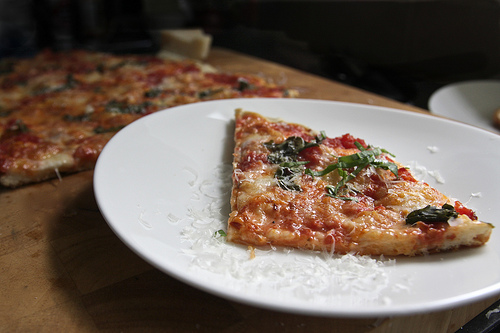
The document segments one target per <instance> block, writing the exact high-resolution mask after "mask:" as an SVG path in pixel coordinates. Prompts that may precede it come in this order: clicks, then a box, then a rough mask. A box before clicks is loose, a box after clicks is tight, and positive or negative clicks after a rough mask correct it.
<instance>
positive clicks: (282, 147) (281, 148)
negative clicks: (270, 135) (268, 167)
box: [264, 132, 326, 164]
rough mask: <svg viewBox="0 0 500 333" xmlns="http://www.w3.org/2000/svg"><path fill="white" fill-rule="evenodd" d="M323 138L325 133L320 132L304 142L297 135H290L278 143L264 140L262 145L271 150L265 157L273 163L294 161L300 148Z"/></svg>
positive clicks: (316, 143)
mask: <svg viewBox="0 0 500 333" xmlns="http://www.w3.org/2000/svg"><path fill="white" fill-rule="evenodd" d="M325 138H326V135H325V133H323V132H322V133H321V134H320V135H319V136H317V137H316V138H315V139H314V140H313V141H311V142H306V141H305V140H304V139H303V138H301V137H298V136H291V137H289V138H287V139H286V140H285V141H283V142H282V143H280V144H276V143H274V142H273V141H269V142H266V143H264V146H265V147H266V148H267V149H269V150H270V151H271V153H270V154H269V156H268V157H267V159H268V161H269V162H270V163H273V164H280V163H284V162H296V161H297V156H298V155H299V153H300V152H301V151H302V150H304V149H306V148H309V147H315V146H317V145H319V144H320V143H321V141H323V140H324V139H325Z"/></svg>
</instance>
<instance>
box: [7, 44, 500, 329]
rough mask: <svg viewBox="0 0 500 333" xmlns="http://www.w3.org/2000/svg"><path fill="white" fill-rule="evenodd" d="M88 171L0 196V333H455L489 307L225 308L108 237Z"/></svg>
mask: <svg viewBox="0 0 500 333" xmlns="http://www.w3.org/2000/svg"><path fill="white" fill-rule="evenodd" d="M207 62H209V63H210V64H212V65H213V66H215V67H217V68H219V69H220V70H223V71H231V72H238V71H240V72H251V73H262V74H263V75H265V76H268V77H271V78H272V79H273V80H275V81H277V82H279V83H283V84H285V85H287V86H289V87H293V88H296V89H298V90H299V91H300V93H301V97H302V98H314V99H325V100H336V101H345V102H355V103H362V104H370V105H378V106H387V107H393V108H399V109H404V110H408V111H414V112H426V111H425V110H421V109H418V108H415V107H413V106H409V105H404V104H401V103H398V102H395V101H392V100H389V99H387V98H384V97H381V96H377V95H374V94H371V93H367V92H365V91H362V90H359V89H355V88H351V87H348V86H345V85H342V84H339V83H335V82H332V81H329V80H326V79H323V78H320V77H317V76H314V75H309V74H307V73H304V72H301V71H297V70H293V69H290V68H286V67H283V66H280V65H277V64H274V63H271V62H267V61H263V60H260V59H256V58H253V57H249V56H246V55H242V54H238V53H235V52H232V51H228V50H222V49H214V50H213V51H212V52H211V54H210V56H209V59H208V60H207ZM92 177H93V172H92V171H88V172H81V173H78V174H74V175H70V176H66V177H64V178H62V180H59V179H54V180H51V181H47V182H43V183H40V184H35V185H31V186H26V187H22V188H19V189H14V190H11V189H0V332H14V331H18V332H28V331H29V332H31V331H36V332H55V331H57V332H93V331H110V332H114V331H116V332H135V331H159V332H191V331H199V332H211V331H224V332H256V331H260V332H281V331H283V332H306V331H307V332H354V333H356V332H455V331H456V330H457V329H459V328H460V327H461V326H462V325H463V324H465V323H466V322H467V321H469V320H470V319H472V318H473V317H474V316H475V315H477V314H478V313H479V312H481V311H482V310H483V309H485V308H486V307H487V306H489V305H490V304H491V303H493V302H494V301H495V300H497V299H498V298H499V297H491V298H489V299H485V300H483V301H480V302H476V303H474V304H470V305H467V306H462V307H459V308H457V309H452V310H447V311H440V312H435V313H428V314H421V315H415V316H405V317H396V318H364V319H351V318H321V317H311V316H302V315H294V314H287V313H279V312H275V311H269V310H265V309H260V308H255V307H252V306H248V305H243V304H238V303H235V302H231V301H228V300H225V299H222V298H219V297H216V296H213V295H210V294H207V293H205V292H202V291H199V290H198V289H195V288H192V287H190V286H187V285H185V284H183V283H181V282H179V281H177V280H175V279H173V278H171V277H169V276H168V275H166V274H163V273H161V272H160V271H158V270H157V269H155V268H153V267H152V266H150V265H149V264H148V263H146V262H145V261H144V260H142V259H141V258H140V257H139V256H137V255H136V254H135V253H133V252H132V251H131V250H130V249H128V248H127V247H126V246H125V245H124V244H123V243H122V242H121V241H120V240H119V239H118V238H117V237H116V236H115V234H114V233H113V232H112V231H111V230H110V228H109V227H108V225H107V224H106V222H105V221H104V219H103V218H102V216H101V214H100V212H99V210H98V207H97V205H96V202H95V198H94V195H93V188H92Z"/></svg>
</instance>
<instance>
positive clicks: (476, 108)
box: [429, 80, 500, 133]
mask: <svg viewBox="0 0 500 333" xmlns="http://www.w3.org/2000/svg"><path fill="white" fill-rule="evenodd" d="M499 108H500V81H495V80H484V81H483V80H482V81H466V82H459V83H454V84H450V85H447V86H444V87H442V88H440V89H438V90H437V91H436V92H434V93H433V94H432V96H431V98H430V99H429V110H431V112H432V113H435V114H437V115H440V116H444V117H447V118H451V119H455V120H459V121H462V122H464V123H467V124H471V125H474V126H478V127H481V128H484V129H487V130H490V131H493V132H496V133H500V130H499V129H498V128H496V127H495V126H494V125H493V122H492V119H493V113H494V112H495V110H497V109H499Z"/></svg>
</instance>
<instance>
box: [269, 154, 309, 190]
mask: <svg viewBox="0 0 500 333" xmlns="http://www.w3.org/2000/svg"><path fill="white" fill-rule="evenodd" d="M307 163H309V162H308V161H301V162H286V163H282V164H280V166H279V168H278V170H277V171H276V173H275V174H274V177H275V178H276V179H277V180H278V185H279V187H281V188H282V189H284V190H287V191H299V192H300V191H302V188H301V187H300V185H299V184H297V183H295V178H296V176H299V175H302V173H303V172H304V165H305V164H307Z"/></svg>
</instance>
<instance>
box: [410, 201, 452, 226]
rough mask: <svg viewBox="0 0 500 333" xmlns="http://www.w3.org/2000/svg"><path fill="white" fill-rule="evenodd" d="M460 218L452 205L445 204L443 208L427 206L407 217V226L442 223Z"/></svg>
mask: <svg viewBox="0 0 500 333" xmlns="http://www.w3.org/2000/svg"><path fill="white" fill-rule="evenodd" d="M456 217H458V213H457V211H456V210H455V208H453V206H452V205H450V204H444V205H443V206H442V207H441V208H437V207H434V206H431V205H427V206H425V207H424V208H421V209H417V210H414V211H413V212H411V213H410V214H408V216H406V224H411V225H414V224H416V223H417V222H425V223H441V222H448V220H449V219H453V218H456Z"/></svg>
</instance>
